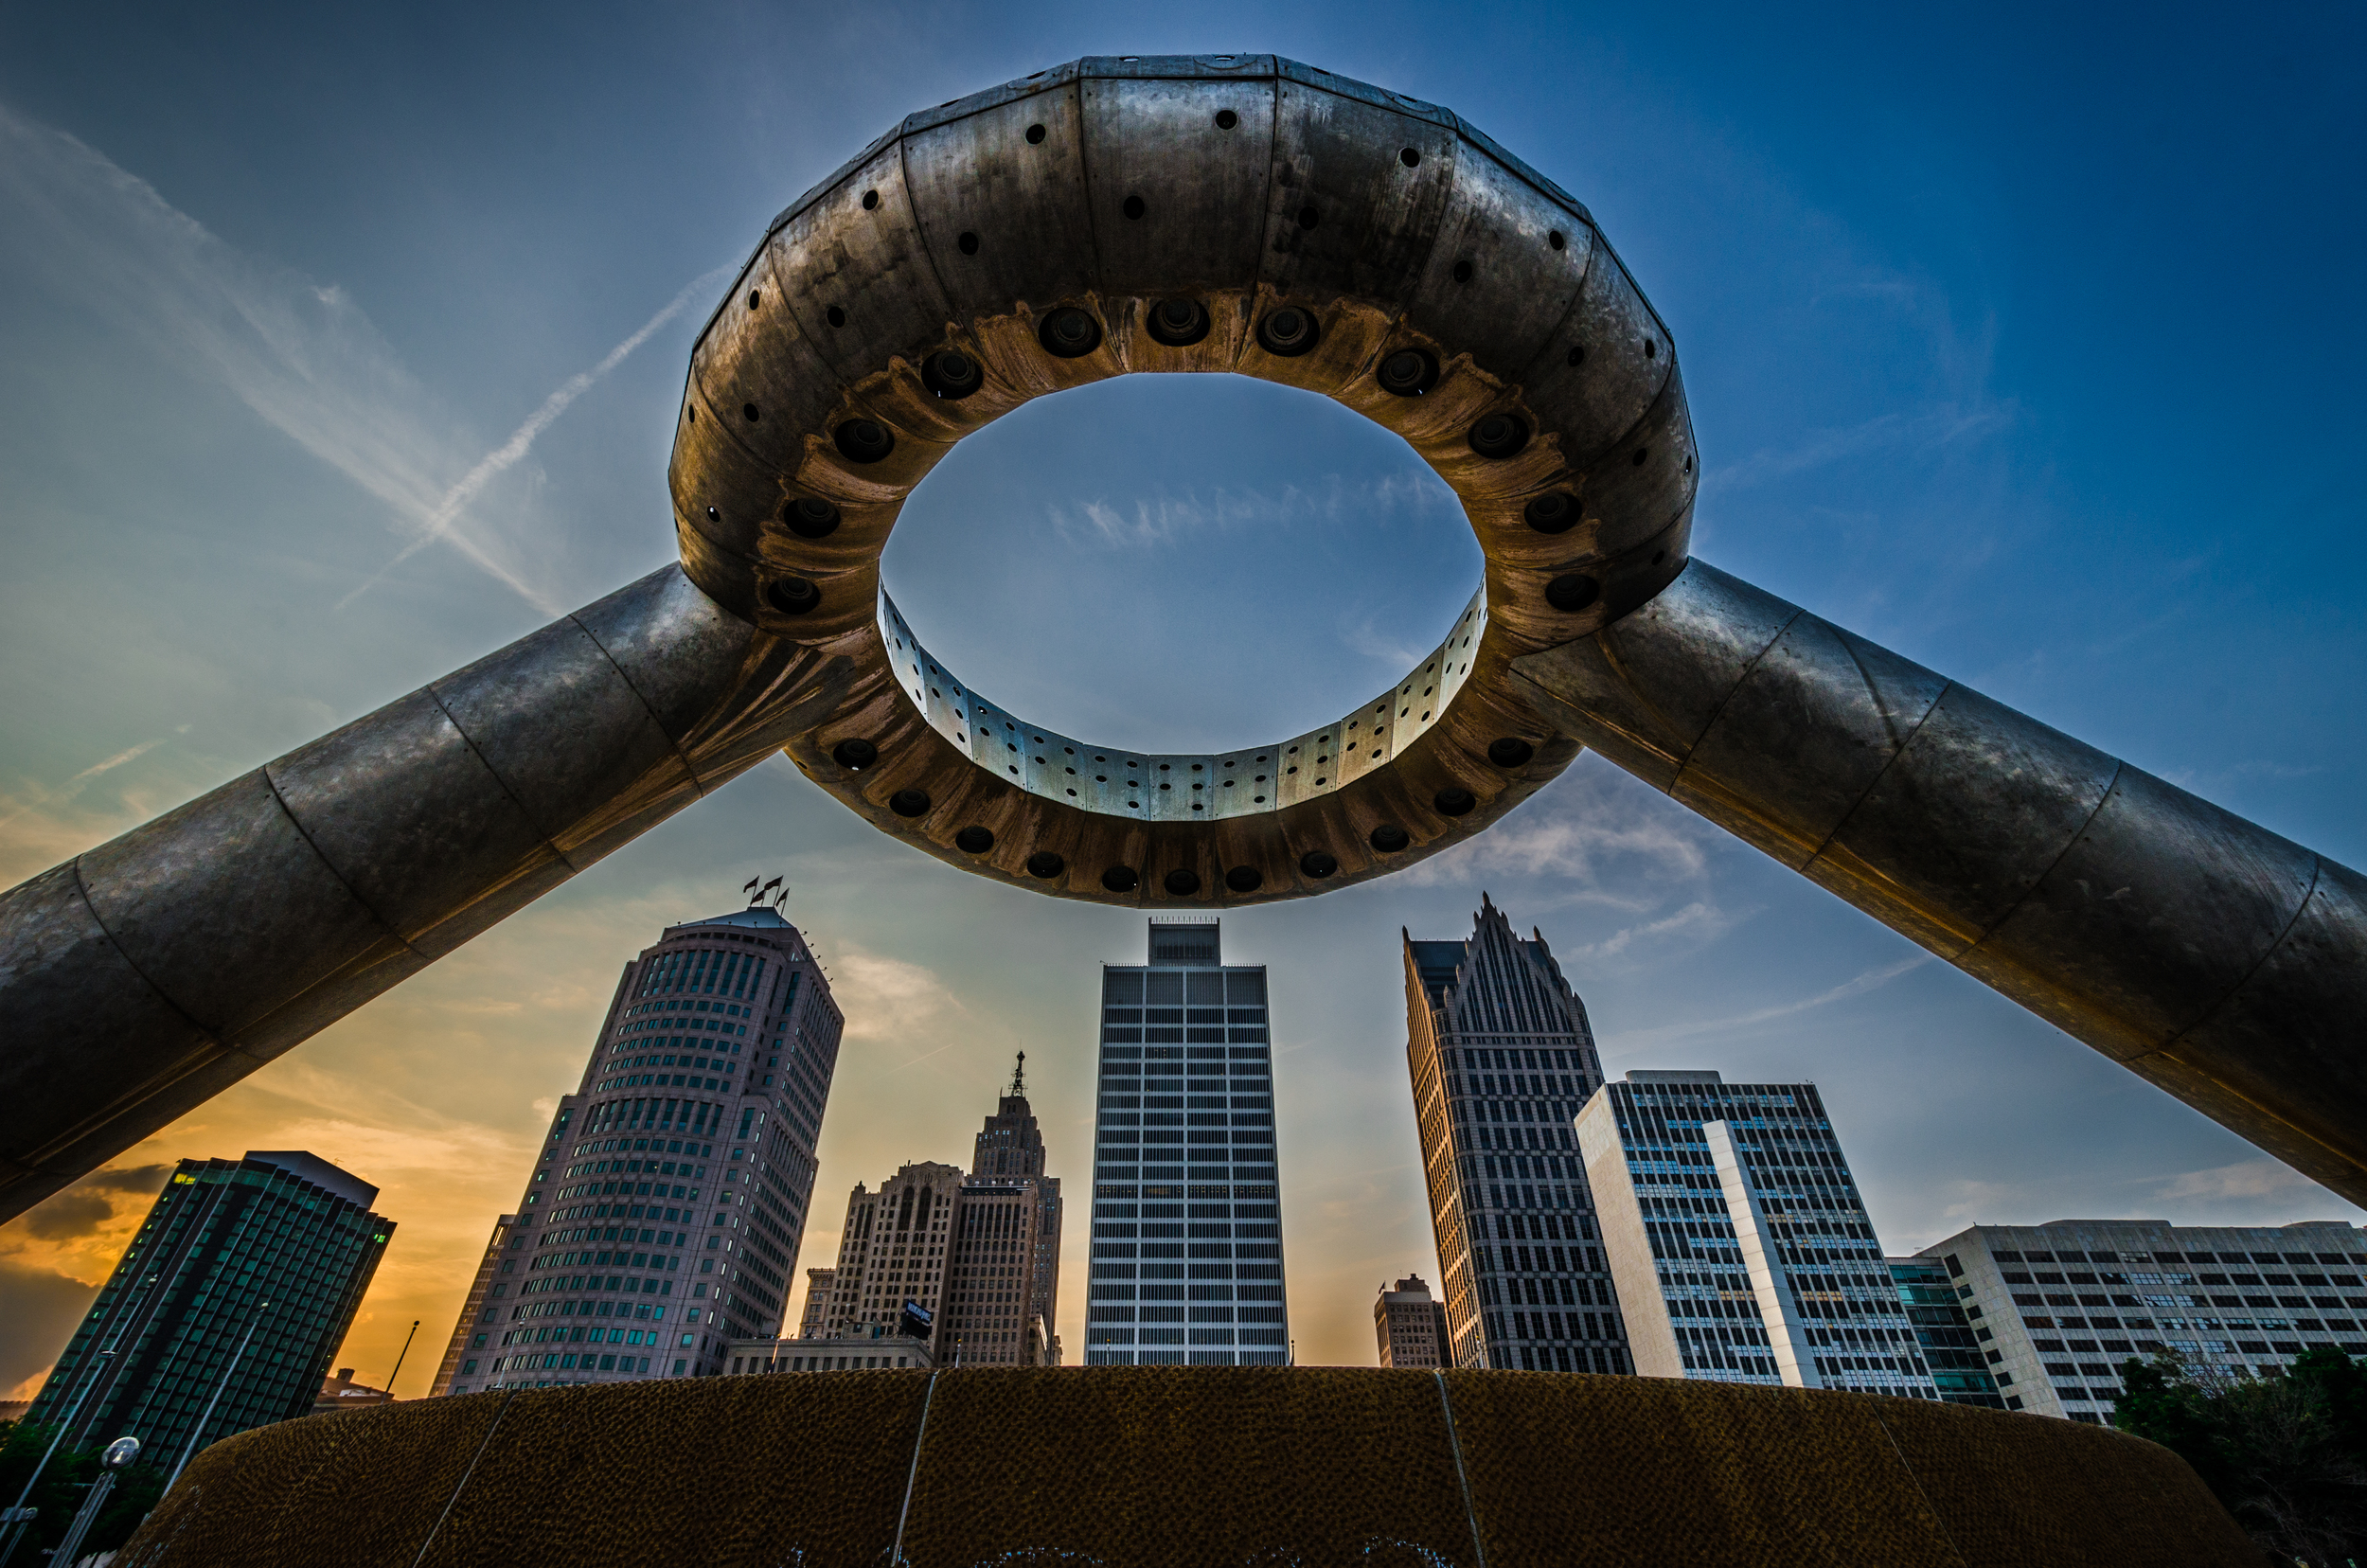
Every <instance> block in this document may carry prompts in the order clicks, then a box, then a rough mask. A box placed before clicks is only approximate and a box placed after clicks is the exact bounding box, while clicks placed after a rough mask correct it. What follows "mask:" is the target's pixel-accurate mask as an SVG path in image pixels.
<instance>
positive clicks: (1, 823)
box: [0, 735, 165, 828]
mask: <svg viewBox="0 0 2367 1568" xmlns="http://www.w3.org/2000/svg"><path fill="white" fill-rule="evenodd" d="M164 743H165V737H163V736H161V735H160V736H158V737H156V739H153V740H143V741H141V742H140V743H139V744H138V745H136V746H127V747H125V748H124V749H123V750H122V751H119V752H117V753H116V754H115V755H114V756H113V757H108V758H107V759H106V760H105V761H103V762H94V763H92V764H91V765H90V766H89V767H87V768H84V769H83V770H82V771H81V772H80V773H78V774H76V775H74V776H73V777H72V778H69V779H67V780H66V781H65V782H64V783H62V784H61V785H59V786H58V787H57V788H56V789H54V790H45V791H36V792H35V793H34V795H33V798H32V799H30V800H28V801H27V802H26V803H25V804H24V805H22V806H19V807H18V808H17V809H16V810H15V811H10V812H9V814H8V815H7V816H4V817H0V828H6V827H7V826H8V825H9V823H11V822H14V821H15V820H16V819H17V818H18V817H21V816H23V815H24V814H25V813H26V812H27V811H31V810H33V809H34V808H35V807H37V806H46V805H48V804H50V803H51V802H53V801H59V800H66V799H70V798H72V796H73V795H74V793H76V792H77V791H79V790H80V789H81V787H82V786H83V785H85V784H87V783H89V782H90V781H91V780H92V779H94V778H97V777H98V775H100V774H103V773H105V772H107V771H108V770H109V769H111V768H120V767H121V766H123V765H124V764H125V763H126V762H129V761H131V760H132V759H133V757H144V756H146V755H147V754H148V753H150V752H152V751H154V750H155V749H156V748H157V747H158V746H161V745H163V744H164Z"/></svg>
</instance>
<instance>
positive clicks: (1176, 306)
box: [1148, 298, 1209, 348]
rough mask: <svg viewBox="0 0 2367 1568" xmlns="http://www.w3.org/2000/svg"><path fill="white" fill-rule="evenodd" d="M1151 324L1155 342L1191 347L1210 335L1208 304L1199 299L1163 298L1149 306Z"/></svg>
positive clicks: (1170, 345) (1150, 327) (1168, 345)
mask: <svg viewBox="0 0 2367 1568" xmlns="http://www.w3.org/2000/svg"><path fill="white" fill-rule="evenodd" d="M1208 327H1209V322H1208V307H1207V306H1205V305H1202V304H1201V302H1200V301H1199V300H1197V299H1181V298H1178V299H1163V300H1161V301H1159V303H1158V304H1156V305H1153V306H1152V307H1151V308H1150V320H1149V322H1148V330H1149V332H1150V339H1151V341H1152V342H1153V343H1164V344H1166V346H1167V347H1170V348H1188V347H1191V346H1192V345H1193V344H1195V343H1198V342H1199V341H1200V340H1201V339H1202V338H1204V337H1206V336H1207V335H1208Z"/></svg>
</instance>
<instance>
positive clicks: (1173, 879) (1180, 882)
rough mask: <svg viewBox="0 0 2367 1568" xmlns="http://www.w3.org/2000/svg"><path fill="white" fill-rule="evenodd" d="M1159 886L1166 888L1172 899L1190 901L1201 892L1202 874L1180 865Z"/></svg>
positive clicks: (1161, 879)
mask: <svg viewBox="0 0 2367 1568" xmlns="http://www.w3.org/2000/svg"><path fill="white" fill-rule="evenodd" d="M1159 885H1160V886H1162V887H1164V888H1166V890H1167V893H1168V896H1169V897H1171V898H1177V899H1188V898H1190V897H1191V896H1192V895H1193V894H1195V893H1198V892H1199V891H1200V873H1199V872H1197V871H1194V870H1190V869H1188V868H1187V867H1184V866H1181V865H1179V866H1177V867H1176V868H1175V869H1174V870H1172V871H1170V872H1168V873H1167V874H1166V876H1164V877H1162V878H1160V879H1159Z"/></svg>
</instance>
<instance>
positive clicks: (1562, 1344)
mask: <svg viewBox="0 0 2367 1568" xmlns="http://www.w3.org/2000/svg"><path fill="white" fill-rule="evenodd" d="M1400 935H1402V933H1401V934H1400ZM1404 940H1405V1016H1406V1047H1405V1049H1406V1065H1407V1067H1408V1069H1409V1070H1410V1072H1411V1073H1412V1075H1413V1080H1414V1112H1415V1125H1416V1127H1417V1128H1418V1129H1419V1131H1420V1134H1421V1140H1422V1171H1423V1177H1424V1180H1425V1183H1426V1185H1428V1187H1429V1189H1430V1215H1431V1229H1432V1232H1433V1234H1434V1235H1435V1236H1436V1238H1437V1240H1438V1266H1439V1269H1440V1271H1441V1273H1442V1274H1443V1275H1444V1278H1445V1288H1446V1293H1447V1325H1448V1329H1449V1332H1450V1335H1451V1337H1452V1340H1453V1355H1452V1358H1451V1362H1452V1364H1453V1365H1456V1366H1466V1367H1481V1366H1486V1367H1498V1368H1511V1369H1518V1370H1525V1371H1532V1372H1535V1371H1547V1372H1552V1371H1560V1372H1626V1371H1629V1370H1631V1368H1630V1366H1629V1364H1628V1351H1627V1335H1626V1332H1625V1330H1624V1328H1623V1327H1622V1326H1621V1323H1620V1319H1619V1312H1618V1307H1617V1301H1616V1298H1615V1296H1614V1294H1613V1292H1612V1290H1611V1274H1610V1272H1609V1270H1608V1268H1607V1267H1606V1265H1605V1260H1604V1257H1603V1249H1602V1245H1601V1242H1602V1238H1601V1235H1600V1233H1599V1232H1598V1231H1597V1229H1596V1227H1595V1219H1594V1212H1593V1201H1592V1199H1591V1198H1590V1197H1589V1195H1588V1192H1587V1185H1586V1174H1585V1172H1584V1171H1583V1170H1582V1169H1581V1168H1580V1167H1579V1164H1578V1157H1577V1149H1576V1145H1575V1142H1574V1141H1573V1138H1572V1135H1571V1127H1570V1123H1571V1118H1572V1117H1573V1116H1575V1115H1576V1114H1577V1111H1578V1107H1579V1106H1581V1105H1583V1104H1584V1103H1585V1102H1586V1098H1587V1096H1589V1095H1591V1094H1593V1092H1594V1089H1595V1086H1596V1085H1597V1084H1599V1083H1601V1082H1602V1080H1603V1069H1602V1063H1601V1062H1600V1061H1599V1060H1597V1059H1596V1057H1595V1054H1594V1035H1593V1030H1592V1029H1590V1028H1589V1027H1588V1025H1587V1021H1586V1007H1585V1005H1584V1004H1583V1003H1581V1002H1580V1001H1579V1000H1578V999H1577V997H1576V996H1575V995H1574V994H1573V993H1572V991H1571V989H1570V985H1569V982H1567V981H1566V980H1564V979H1563V978H1562V977H1561V967H1560V966H1559V965H1558V964H1557V963H1555V962H1554V955H1553V953H1552V952H1551V951H1550V950H1548V949H1547V948H1546V946H1545V937H1544V935H1543V934H1542V933H1539V932H1534V931H1533V932H1532V933H1531V937H1530V939H1529V940H1526V941H1523V940H1522V938H1520V937H1518V936H1515V935H1513V934H1512V926H1511V922H1509V921H1507V920H1506V919H1505V918H1504V912H1503V911H1501V910H1499V909H1498V908H1497V907H1496V906H1495V905H1494V904H1493V903H1491V902H1490V901H1488V900H1487V897H1486V895H1485V894H1483V895H1481V898H1480V910H1479V915H1478V917H1477V918H1476V920H1475V923H1474V927H1473V930H1472V933H1471V935H1470V937H1469V939H1468V940H1466V941H1461V942H1417V941H1415V940H1414V939H1413V937H1412V936H1410V935H1407V936H1405V938H1404Z"/></svg>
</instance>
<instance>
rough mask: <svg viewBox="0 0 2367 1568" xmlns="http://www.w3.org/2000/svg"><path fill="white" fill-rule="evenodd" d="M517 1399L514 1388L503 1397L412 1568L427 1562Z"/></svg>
mask: <svg viewBox="0 0 2367 1568" xmlns="http://www.w3.org/2000/svg"><path fill="white" fill-rule="evenodd" d="M517 1397H518V1390H516V1389H514V1388H513V1389H511V1390H509V1391H508V1392H507V1393H506V1394H504V1395H503V1396H502V1402H501V1405H500V1407H499V1408H497V1409H496V1410H495V1411H494V1412H493V1419H492V1420H491V1421H490V1422H489V1423H488V1424H487V1426H486V1428H485V1435H484V1436H482V1437H480V1438H478V1439H477V1443H476V1452H474V1453H472V1454H471V1455H469V1468H468V1469H467V1470H462V1471H461V1472H460V1479H459V1480H458V1481H456V1482H454V1484H453V1488H452V1495H451V1496H450V1497H447V1498H445V1499H444V1511H443V1512H442V1513H439V1514H437V1515H436V1523H433V1524H431V1525H429V1526H428V1528H427V1539H426V1540H424V1541H420V1542H419V1552H418V1556H417V1557H415V1558H413V1559H411V1568H419V1564H420V1563H422V1562H425V1561H426V1560H427V1549H428V1548H429V1547H430V1546H433V1545H435V1544H436V1532H437V1531H439V1530H441V1529H442V1528H443V1527H444V1521H445V1520H447V1519H450V1518H451V1517H452V1510H453V1507H454V1505H455V1504H457V1503H458V1502H459V1501H460V1493H461V1492H462V1490H463V1489H465V1488H467V1486H468V1485H469V1477H471V1476H472V1475H474V1474H475V1473H476V1467H477V1461H478V1460H480V1459H482V1458H484V1457H485V1450H486V1446H487V1445H488V1444H489V1443H491V1442H492V1440H493V1434H494V1433H495V1432H497V1431H499V1430H500V1429H501V1424H502V1417H505V1416H507V1415H508V1414H509V1401H510V1400H512V1399H516V1398H517Z"/></svg>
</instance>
